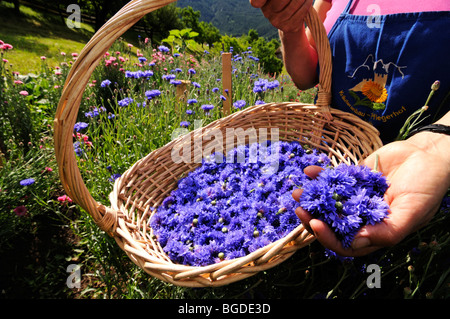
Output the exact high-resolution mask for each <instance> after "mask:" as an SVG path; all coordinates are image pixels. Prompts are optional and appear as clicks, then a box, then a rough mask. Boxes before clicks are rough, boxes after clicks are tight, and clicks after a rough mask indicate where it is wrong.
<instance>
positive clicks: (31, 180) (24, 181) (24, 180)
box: [19, 178, 35, 186]
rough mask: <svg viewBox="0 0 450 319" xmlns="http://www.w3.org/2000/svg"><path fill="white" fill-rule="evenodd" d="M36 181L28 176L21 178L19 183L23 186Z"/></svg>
mask: <svg viewBox="0 0 450 319" xmlns="http://www.w3.org/2000/svg"><path fill="white" fill-rule="evenodd" d="M34 182H35V180H34V178H26V179H23V180H21V181H20V182H19V183H20V185H22V186H30V185H32V184H34Z"/></svg>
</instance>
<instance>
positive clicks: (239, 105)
mask: <svg viewBox="0 0 450 319" xmlns="http://www.w3.org/2000/svg"><path fill="white" fill-rule="evenodd" d="M245 105H246V102H245V101H244V100H238V101H236V102H234V103H233V106H234V107H235V108H237V109H242V108H243V107H244V106H245Z"/></svg>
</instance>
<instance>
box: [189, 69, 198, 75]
mask: <svg viewBox="0 0 450 319" xmlns="http://www.w3.org/2000/svg"><path fill="white" fill-rule="evenodd" d="M188 73H189V74H192V75H194V74H196V73H197V72H196V71H195V70H194V69H192V68H190V69H189V70H188Z"/></svg>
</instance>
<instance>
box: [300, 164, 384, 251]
mask: <svg viewBox="0 0 450 319" xmlns="http://www.w3.org/2000/svg"><path fill="white" fill-rule="evenodd" d="M387 188H388V183H387V180H386V178H385V177H384V176H383V175H382V174H381V173H379V172H377V171H374V170H371V169H370V168H369V167H367V166H362V165H346V164H340V165H338V166H337V167H335V168H333V167H327V168H326V169H324V170H323V171H322V172H321V173H320V174H319V176H318V177H317V178H316V179H313V180H311V181H309V182H307V183H305V184H304V185H303V193H302V195H301V197H300V205H301V206H302V208H303V209H305V210H307V211H308V212H309V213H311V214H312V216H313V217H315V218H318V219H320V220H322V221H324V222H325V223H327V224H328V225H329V226H330V227H331V228H332V229H333V231H334V232H335V233H336V236H337V237H338V239H339V240H341V242H342V244H343V246H344V247H345V248H348V247H350V244H351V242H352V240H353V237H354V236H355V234H356V233H357V231H358V230H359V229H360V228H361V227H362V226H364V225H368V224H371V225H374V224H376V223H379V222H381V221H382V220H383V219H384V218H386V217H387V215H388V210H389V205H388V204H387V203H386V202H385V201H384V200H383V195H384V193H385V191H386V190H387Z"/></svg>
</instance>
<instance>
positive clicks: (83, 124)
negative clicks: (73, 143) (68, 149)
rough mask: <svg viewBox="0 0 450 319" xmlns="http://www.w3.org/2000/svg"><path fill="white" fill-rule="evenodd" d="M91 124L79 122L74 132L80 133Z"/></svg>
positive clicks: (74, 127)
mask: <svg viewBox="0 0 450 319" xmlns="http://www.w3.org/2000/svg"><path fill="white" fill-rule="evenodd" d="M88 126H89V124H88V123H85V122H77V123H75V125H74V126H73V129H74V131H76V132H79V131H81V130H83V129H85V128H86V127H88Z"/></svg>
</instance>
